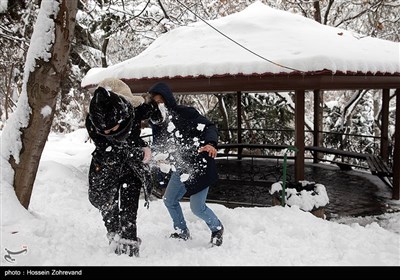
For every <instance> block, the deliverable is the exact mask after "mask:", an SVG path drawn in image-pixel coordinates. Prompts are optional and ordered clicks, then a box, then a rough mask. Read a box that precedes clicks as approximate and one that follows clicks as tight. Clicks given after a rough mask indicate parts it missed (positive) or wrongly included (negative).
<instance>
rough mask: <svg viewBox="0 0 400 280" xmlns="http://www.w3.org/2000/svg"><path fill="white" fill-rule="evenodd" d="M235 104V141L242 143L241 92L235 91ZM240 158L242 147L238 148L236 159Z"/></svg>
mask: <svg viewBox="0 0 400 280" xmlns="http://www.w3.org/2000/svg"><path fill="white" fill-rule="evenodd" d="M236 104H237V142H238V143H239V144H240V143H242V92H241V91H238V92H237V93H236ZM241 158H242V148H238V159H241Z"/></svg>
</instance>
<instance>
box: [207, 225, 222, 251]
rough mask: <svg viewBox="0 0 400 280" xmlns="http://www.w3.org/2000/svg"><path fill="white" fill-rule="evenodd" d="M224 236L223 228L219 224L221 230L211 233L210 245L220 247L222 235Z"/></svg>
mask: <svg viewBox="0 0 400 280" xmlns="http://www.w3.org/2000/svg"><path fill="white" fill-rule="evenodd" d="M223 234H224V226H223V225H222V224H221V228H220V229H219V230H217V231H213V232H212V233H211V241H210V242H211V244H212V245H215V246H221V245H222V241H223V238H222V235H223Z"/></svg>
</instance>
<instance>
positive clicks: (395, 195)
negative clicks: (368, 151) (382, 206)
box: [392, 88, 400, 200]
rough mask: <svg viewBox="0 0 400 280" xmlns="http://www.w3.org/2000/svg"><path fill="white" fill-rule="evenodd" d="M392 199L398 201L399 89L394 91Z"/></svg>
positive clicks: (399, 184)
mask: <svg viewBox="0 0 400 280" xmlns="http://www.w3.org/2000/svg"><path fill="white" fill-rule="evenodd" d="M392 198H393V199H397V200H399V199H400V88H398V89H397V90H396V127H395V133H394V153H393V192H392Z"/></svg>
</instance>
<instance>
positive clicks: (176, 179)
mask: <svg viewBox="0 0 400 280" xmlns="http://www.w3.org/2000/svg"><path fill="white" fill-rule="evenodd" d="M185 193H186V188H185V185H184V184H183V183H182V182H181V180H180V174H179V173H178V172H174V173H172V175H171V178H170V180H169V182H168V185H167V188H166V190H165V193H164V196H163V200H164V204H165V206H166V207H167V209H168V212H169V215H170V216H171V218H172V221H173V225H174V229H180V230H181V231H186V230H187V226H186V221H185V218H184V216H183V212H182V208H181V205H180V204H179V201H180V200H181V199H182V197H183V196H184V194H185Z"/></svg>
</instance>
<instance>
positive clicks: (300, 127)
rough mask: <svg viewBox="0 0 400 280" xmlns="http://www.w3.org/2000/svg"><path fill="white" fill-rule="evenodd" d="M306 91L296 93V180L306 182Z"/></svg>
mask: <svg viewBox="0 0 400 280" xmlns="http://www.w3.org/2000/svg"><path fill="white" fill-rule="evenodd" d="M304 99H305V92H304V90H296V91H295V133H296V135H295V146H296V147H297V149H298V150H299V151H298V152H297V153H296V157H295V170H294V171H295V180H296V181H299V180H304V112H305V109H304Z"/></svg>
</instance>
